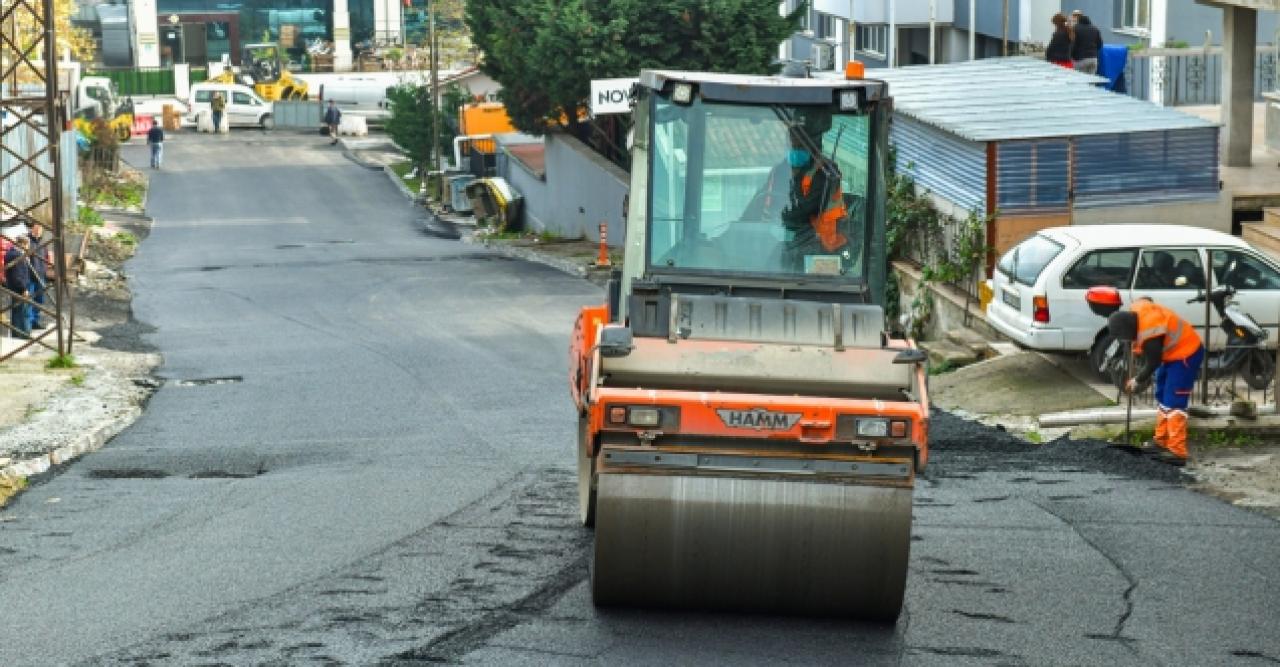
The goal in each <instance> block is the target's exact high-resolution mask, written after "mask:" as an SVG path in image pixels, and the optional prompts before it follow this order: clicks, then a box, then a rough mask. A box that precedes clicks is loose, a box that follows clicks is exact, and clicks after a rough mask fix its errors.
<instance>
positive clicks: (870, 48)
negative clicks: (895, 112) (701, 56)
mask: <svg viewBox="0 0 1280 667" xmlns="http://www.w3.org/2000/svg"><path fill="white" fill-rule="evenodd" d="M799 4H800V0H784V1H783V2H782V3H780V7H781V9H782V11H784V12H785V11H790V10H793V9H794V8H795V7H797V6H798V5H799ZM810 5H811V6H810V10H809V12H808V16H807V17H806V23H805V28H804V30H802V31H801V32H800V33H799V34H797V35H796V36H795V37H793V38H792V39H791V40H788V42H787V43H786V44H784V45H783V47H782V50H781V53H780V55H781V56H782V57H783V58H789V59H795V60H809V61H813V62H815V65H819V64H820V65H828V66H827V67H820V68H819V69H839V68H841V67H843V64H844V62H845V61H846V60H848V59H849V57H848V56H849V54H850V53H852V54H853V56H854V57H855V58H856V59H858V60H860V61H862V62H864V63H866V64H867V66H868V67H888V66H904V65H916V64H925V63H929V62H935V63H949V62H959V61H961V60H967V59H969V57H970V35H971V32H972V39H973V45H972V49H973V57H975V58H988V57H994V56H999V55H1002V54H1004V53H1006V48H1007V53H1008V54H1009V55H1016V54H1018V53H1024V52H1028V51H1035V50H1037V49H1042V48H1043V46H1044V45H1045V44H1046V43H1048V41H1049V37H1050V35H1052V33H1053V25H1052V23H1051V22H1050V18H1051V17H1052V16H1053V15H1054V14H1055V13H1057V12H1062V13H1064V14H1070V13H1071V12H1072V11H1074V10H1076V9H1079V10H1081V11H1083V12H1084V13H1085V14H1086V15H1088V16H1089V17H1090V19H1091V20H1092V21H1093V23H1094V24H1095V25H1097V26H1098V28H1099V30H1100V31H1101V32H1102V37H1103V40H1104V41H1105V42H1107V43H1109V44H1127V45H1129V46H1130V47H1137V46H1141V47H1143V48H1152V47H1157V48H1158V47H1201V46H1204V45H1205V44H1206V43H1207V44H1209V45H1211V46H1221V45H1222V38H1223V10H1222V9H1221V8H1219V7H1214V6H1208V5H1204V4H1200V3H1198V2H1197V1H1196V0H1007V2H1006V0H813V1H812V2H811V3H810ZM1277 14H1280V13H1278V12H1274V11H1262V12H1259V14H1258V19H1257V43H1258V44H1259V45H1275V44H1276V42H1277V39H1278V37H1277V31H1280V16H1278V15H1277ZM970 17H972V20H971V18H970ZM971 27H972V30H971ZM931 35H932V38H931ZM1006 45H1007V46H1006ZM827 53H830V54H831V55H830V56H829V57H828V56H827ZM931 53H932V58H931V57H930V54H931Z"/></svg>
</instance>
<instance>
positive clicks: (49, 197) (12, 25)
mask: <svg viewBox="0 0 1280 667" xmlns="http://www.w3.org/2000/svg"><path fill="white" fill-rule="evenodd" d="M0 3H2V4H0V144H2V147H0V151H3V156H5V157H7V158H10V160H9V161H10V164H12V166H11V167H10V168H8V169H4V170H3V173H0V186H3V185H5V183H6V182H7V181H9V180H10V179H21V178H27V179H30V181H31V182H32V183H33V185H34V187H32V188H29V189H22V190H21V191H22V192H24V193H26V195H27V196H24V197H22V198H19V197H16V196H14V195H13V194H12V193H13V192H15V191H17V190H18V189H16V188H12V187H0V216H2V217H3V222H0V226H4V227H10V226H16V225H18V224H25V225H27V226H28V227H30V225H31V224H32V223H40V224H41V225H43V226H44V228H45V229H47V230H49V231H50V232H52V238H48V237H47V236H46V237H42V238H40V239H36V240H35V241H33V242H32V244H31V247H30V248H29V249H28V250H27V252H26V254H25V255H23V256H18V257H11V258H10V260H9V261H8V262H7V263H6V262H5V261H4V260H0V263H5V264H6V267H5V268H6V269H7V268H9V266H10V265H13V264H16V263H17V262H29V261H30V259H31V258H33V257H44V256H46V254H47V252H48V250H49V249H50V248H52V250H53V253H52V254H53V258H52V269H53V271H52V276H49V275H48V274H45V275H35V274H36V273H37V272H34V271H33V272H32V276H33V278H32V280H33V283H32V284H33V285H35V286H43V287H44V294H45V298H44V299H43V300H44V301H45V303H43V304H42V303H38V302H37V299H35V298H34V297H35V290H29V291H27V292H25V293H18V292H16V291H14V290H13V289H10V288H11V287H13V286H11V285H8V284H7V283H6V284H4V285H3V286H0V304H3V305H4V306H5V310H6V311H7V316H6V317H3V318H0V324H3V328H0V332H3V333H4V335H6V336H16V337H18V338H20V339H21V336H20V335H19V334H21V331H20V329H21V327H19V326H15V324H16V323H14V322H12V321H10V320H9V318H10V317H11V316H12V313H14V311H15V310H16V309H15V308H14V307H13V306H14V305H15V304H25V305H26V306H27V307H28V308H34V309H37V312H39V313H40V314H42V315H45V316H48V317H51V318H52V320H53V326H52V327H50V328H49V329H47V330H45V331H43V332H39V333H38V332H34V331H33V332H31V333H30V336H29V338H27V339H25V340H22V342H21V344H20V345H19V346H18V347H17V348H16V349H14V350H11V351H9V352H8V353H6V354H3V355H0V362H3V361H5V360H7V359H9V358H11V357H13V356H14V355H16V354H18V353H19V352H22V351H23V350H26V349H28V348H31V347H33V346H35V345H41V346H43V347H45V348H47V349H49V350H51V351H53V352H56V353H57V354H59V355H70V354H71V345H72V339H73V337H74V314H73V309H72V307H71V303H72V299H71V285H70V284H69V281H68V280H67V278H68V271H67V256H66V248H65V243H64V241H65V224H64V223H65V222H66V210H65V209H66V208H67V206H66V203H65V202H64V201H63V187H62V160H61V159H60V158H59V151H60V149H61V135H62V128H63V125H64V123H66V122H67V114H66V100H65V98H64V97H63V95H62V94H61V93H60V91H59V85H58V75H57V67H56V65H55V63H57V35H56V18H55V11H54V0H0ZM19 135H26V136H25V137H23V139H29V138H31V137H33V136H34V137H36V138H38V139H43V145H40V143H41V142H40V141H38V140H37V141H30V140H19ZM71 204H72V207H73V210H74V202H71ZM8 254H10V255H13V254H14V253H8ZM39 273H44V272H39ZM49 302H51V303H49ZM49 338H54V339H56V341H55V342H56V347H55V346H54V345H53V344H51V342H49V341H48V340H47V339H49Z"/></svg>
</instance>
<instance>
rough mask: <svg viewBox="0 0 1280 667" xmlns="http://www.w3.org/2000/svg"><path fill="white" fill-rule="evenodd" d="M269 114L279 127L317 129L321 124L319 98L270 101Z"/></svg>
mask: <svg viewBox="0 0 1280 667" xmlns="http://www.w3.org/2000/svg"><path fill="white" fill-rule="evenodd" d="M271 115H272V118H273V119H274V120H275V122H276V127H279V128H286V127H287V128H298V129H318V128H319V127H320V126H321V125H323V123H321V122H320V118H321V116H322V109H321V108H320V102H319V100H311V101H286V100H280V101H277V102H272V107H271Z"/></svg>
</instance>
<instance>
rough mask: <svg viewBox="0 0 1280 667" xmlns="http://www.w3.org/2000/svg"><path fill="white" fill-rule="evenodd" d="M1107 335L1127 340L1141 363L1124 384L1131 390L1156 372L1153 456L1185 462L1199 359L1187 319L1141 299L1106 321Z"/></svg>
mask: <svg viewBox="0 0 1280 667" xmlns="http://www.w3.org/2000/svg"><path fill="white" fill-rule="evenodd" d="M1107 326H1108V327H1109V328H1110V330H1111V335H1113V336H1115V337H1116V338H1118V339H1120V340H1123V341H1133V350H1134V353H1135V354H1138V355H1141V356H1140V357H1139V358H1140V359H1141V361H1142V363H1141V367H1140V368H1139V370H1138V372H1137V373H1134V374H1133V375H1132V377H1130V378H1129V381H1128V382H1127V383H1126V385H1125V391H1128V392H1129V393H1133V391H1134V390H1135V389H1136V388H1137V387H1138V386H1139V385H1142V384H1145V383H1146V382H1147V380H1149V379H1150V378H1151V374H1152V373H1155V376H1156V432H1155V438H1154V440H1155V447H1156V448H1158V449H1156V458H1157V459H1159V460H1161V461H1164V462H1165V463H1169V464H1172V465H1175V466H1182V465H1186V462H1187V404H1188V403H1189V402H1190V401H1191V389H1192V387H1194V386H1195V384H1196V376H1197V375H1198V374H1199V373H1200V364H1201V362H1202V361H1204V345H1202V344H1201V343H1200V335H1199V334H1197V333H1196V330H1195V327H1193V326H1191V323H1190V322H1188V321H1186V320H1184V319H1182V318H1181V317H1179V316H1178V314H1177V313H1175V312H1173V311H1172V310H1170V309H1168V308H1165V307H1164V306H1162V305H1160V304H1158V303H1155V302H1153V301H1152V300H1151V299H1149V298H1147V297H1142V298H1139V299H1137V300H1136V301H1134V302H1133V305H1131V306H1129V310H1127V311H1126V310H1121V311H1118V312H1115V313H1112V315H1111V317H1109V318H1108V319H1107Z"/></svg>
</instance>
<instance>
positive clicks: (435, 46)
mask: <svg viewBox="0 0 1280 667" xmlns="http://www.w3.org/2000/svg"><path fill="white" fill-rule="evenodd" d="M427 8H428V12H427V21H428V22H429V24H430V25H429V26H428V27H429V29H430V31H431V32H430V36H431V112H432V114H433V116H432V118H431V168H430V169H428V170H427V173H426V174H423V178H426V179H428V180H430V177H431V172H433V171H441V169H440V162H441V160H440V117H441V116H442V115H443V114H442V113H441V111H440V35H439V34H438V33H437V32H436V0H427ZM436 194H437V195H438V196H439V199H438V201H440V202H443V201H444V174H443V173H442V174H441V176H440V191H439V192H437V193H436Z"/></svg>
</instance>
